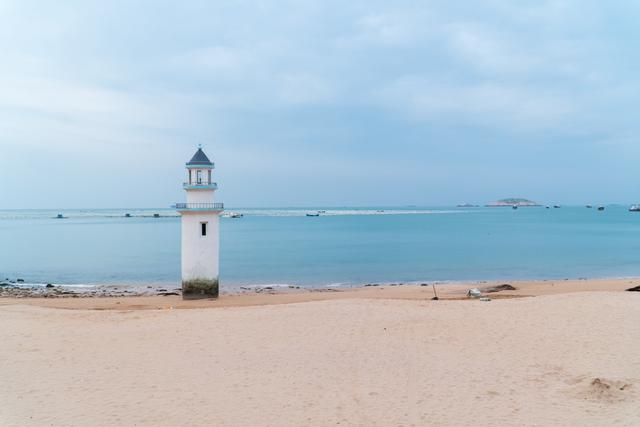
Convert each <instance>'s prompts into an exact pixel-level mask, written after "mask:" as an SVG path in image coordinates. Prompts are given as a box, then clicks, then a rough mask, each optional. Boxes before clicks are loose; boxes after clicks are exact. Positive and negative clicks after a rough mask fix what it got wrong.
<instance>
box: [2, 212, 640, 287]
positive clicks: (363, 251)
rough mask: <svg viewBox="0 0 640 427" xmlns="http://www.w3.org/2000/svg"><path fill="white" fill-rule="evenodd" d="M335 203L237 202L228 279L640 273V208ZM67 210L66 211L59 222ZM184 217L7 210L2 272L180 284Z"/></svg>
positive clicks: (227, 221) (40, 278) (224, 245)
mask: <svg viewBox="0 0 640 427" xmlns="http://www.w3.org/2000/svg"><path fill="white" fill-rule="evenodd" d="M381 209H384V212H378V211H379V210H381ZM314 210H315V209H314ZM326 210H327V212H326V214H323V215H322V216H320V217H307V216H306V215H305V213H306V212H310V211H311V210H308V209H304V210H303V209H298V210H296V209H260V210H258V209H235V210H234V211H236V212H242V213H244V214H245V215H244V217H243V218H239V219H232V218H222V220H221V260H220V262H221V282H222V284H223V286H228V287H236V286H239V285H251V284H264V285H266V284H296V285H302V286H314V285H330V284H333V285H337V284H343V285H358V284H364V283H373V282H376V283H388V282H404V283H407V282H429V281H450V280H488V279H505V280H507V279H547V278H579V277H589V278H592V277H628V276H640V213H631V212H628V211H627V207H624V206H610V207H607V209H606V210H605V211H604V212H598V211H597V210H596V209H587V208H584V207H563V208H561V209H544V208H520V209H518V210H512V209H509V208H430V209H419V208H406V209H404V208H403V209H399V208H398V209H389V208H372V209H328V208H327V209H326ZM58 212H61V213H63V214H64V215H65V216H67V217H68V218H66V219H54V217H55V216H56V214H58ZM125 212H129V213H131V214H132V217H131V218H125V217H124V213H125ZM153 213H159V214H161V215H162V217H160V218H153ZM175 215H176V214H175V212H174V211H171V210H161V209H155V210H127V209H114V210H61V211H44V210H24V211H17V210H14V211H0V242H1V244H0V279H4V278H5V277H6V278H10V279H13V280H15V279H17V278H22V279H24V280H25V281H26V282H29V283H47V282H52V283H57V284H108V283H119V284H138V285H139V284H160V285H163V284H178V283H179V281H180V219H179V217H177V216H175Z"/></svg>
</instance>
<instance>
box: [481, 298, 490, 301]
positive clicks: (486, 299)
mask: <svg viewBox="0 0 640 427" xmlns="http://www.w3.org/2000/svg"><path fill="white" fill-rule="evenodd" d="M480 301H491V298H489V297H482V298H480Z"/></svg>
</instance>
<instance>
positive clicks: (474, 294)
mask: <svg viewBox="0 0 640 427" xmlns="http://www.w3.org/2000/svg"><path fill="white" fill-rule="evenodd" d="M467 296H468V297H469V298H480V297H481V296H482V292H480V289H478V288H473V289H469V290H468V291H467Z"/></svg>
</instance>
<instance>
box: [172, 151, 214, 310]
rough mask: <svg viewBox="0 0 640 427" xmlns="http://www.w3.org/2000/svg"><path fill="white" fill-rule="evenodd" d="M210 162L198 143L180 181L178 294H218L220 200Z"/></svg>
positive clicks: (200, 296) (196, 296)
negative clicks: (183, 194) (216, 198)
mask: <svg viewBox="0 0 640 427" xmlns="http://www.w3.org/2000/svg"><path fill="white" fill-rule="evenodd" d="M213 168H214V165H213V163H212V162H211V161H210V160H209V158H208V157H207V155H206V154H204V151H202V147H201V146H198V151H196V154H194V155H193V157H192V158H191V160H190V161H189V162H188V163H187V172H188V180H187V182H185V183H184V184H183V187H184V189H185V191H186V192H187V203H176V210H177V211H178V212H180V215H181V216H182V298H184V299H189V298H216V297H217V296H218V287H219V282H218V264H219V251H220V248H219V242H220V239H219V234H220V232H219V224H220V214H221V213H222V210H223V209H224V206H223V204H222V203H214V199H213V196H214V193H215V191H216V190H217V189H218V184H216V183H215V182H213V181H212V180H211V172H212V171H213Z"/></svg>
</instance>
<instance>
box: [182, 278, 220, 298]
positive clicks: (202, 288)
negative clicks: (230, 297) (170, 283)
mask: <svg viewBox="0 0 640 427" xmlns="http://www.w3.org/2000/svg"><path fill="white" fill-rule="evenodd" d="M218 288H219V284H218V279H215V280H214V279H191V280H183V281H182V299H202V298H218Z"/></svg>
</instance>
